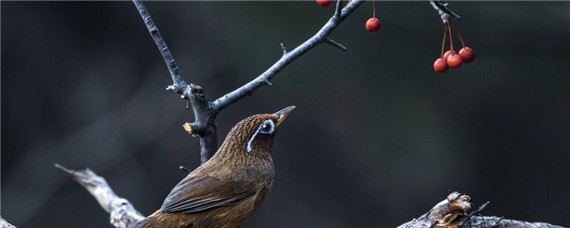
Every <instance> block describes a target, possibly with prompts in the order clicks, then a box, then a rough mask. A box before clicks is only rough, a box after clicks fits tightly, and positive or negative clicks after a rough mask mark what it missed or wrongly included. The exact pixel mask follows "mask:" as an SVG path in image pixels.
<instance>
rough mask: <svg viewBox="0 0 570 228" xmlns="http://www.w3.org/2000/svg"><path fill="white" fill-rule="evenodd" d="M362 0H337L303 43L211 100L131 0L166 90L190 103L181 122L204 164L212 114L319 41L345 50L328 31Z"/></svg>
mask: <svg viewBox="0 0 570 228" xmlns="http://www.w3.org/2000/svg"><path fill="white" fill-rule="evenodd" d="M362 2H363V1H361V0H355V1H351V2H350V3H349V4H348V5H347V6H346V7H345V8H344V9H341V7H340V5H341V2H340V1H338V2H337V5H336V6H337V7H336V9H335V13H334V15H333V16H332V17H331V18H330V19H329V21H328V22H327V23H326V24H325V25H324V26H323V27H322V28H321V30H320V31H319V32H317V34H315V35H314V36H313V37H311V38H310V39H309V40H307V41H305V43H303V44H301V45H299V46H298V47H297V48H295V49H294V50H293V51H291V52H287V49H286V48H285V46H284V45H283V44H281V48H282V50H283V56H282V57H281V59H279V60H278V61H277V62H276V63H275V64H273V66H271V67H270V68H269V69H268V70H267V71H265V72H264V73H263V74H261V75H260V76H258V77H257V78H255V79H254V80H253V81H251V82H249V83H247V84H245V85H244V86H242V87H240V88H238V89H236V90H234V91H232V92H230V93H228V94H226V95H224V96H222V97H220V98H218V99H216V100H215V101H214V102H210V101H209V100H208V99H207V97H206V94H205V92H204V89H202V87H200V86H198V85H194V84H187V83H186V82H184V81H183V80H182V78H181V76H180V73H179V70H178V66H177V65H176V61H174V57H172V54H171V53H170V50H169V49H168V47H167V46H166V42H165V41H164V39H163V38H162V35H161V34H160V32H159V31H158V28H157V26H156V25H155V24H154V21H153V20H152V18H151V16H150V14H149V12H148V10H147V9H146V7H145V6H144V4H143V3H142V1H140V0H133V3H134V4H135V6H136V7H137V9H138V11H139V14H140V15H141V17H142V19H143V21H144V22H145V25H146V27H147V29H148V31H149V33H150V35H151V37H152V39H153V40H154V43H155V44H156V46H157V47H158V49H159V51H160V53H161V54H162V58H163V59H164V62H165V63H166V65H167V67H168V71H169V72H170V76H171V78H172V81H173V84H172V85H170V86H168V88H167V90H172V91H174V92H176V93H179V94H182V96H181V97H182V98H184V99H189V100H190V104H191V105H192V110H193V111H194V117H195V120H194V123H188V124H185V125H184V126H185V129H186V130H187V131H188V130H189V129H190V131H189V132H190V134H192V135H198V136H200V158H201V162H202V163H204V162H206V161H208V159H209V158H210V157H211V156H212V155H213V154H214V153H215V152H216V150H217V149H218V138H217V131H216V121H215V119H216V116H217V115H218V113H219V112H220V111H221V110H223V109H224V108H226V107H227V106H229V105H230V104H233V103H234V102H236V101H238V100H240V99H241V98H244V97H245V96H247V95H250V94H252V93H253V91H254V90H256V89H258V88H259V87H261V86H263V85H271V82H270V80H271V79H272V78H273V77H274V76H275V75H276V74H277V73H279V72H280V71H281V70H283V69H284V68H285V67H286V66H287V65H289V63H291V62H293V61H294V60H296V59H297V58H299V57H300V56H302V55H303V54H305V53H306V52H307V51H309V50H310V49H312V48H313V47H315V46H317V45H319V44H321V43H327V44H330V45H332V46H334V47H337V48H339V49H341V50H343V51H346V50H347V49H346V47H345V46H343V45H342V44H340V43H339V42H336V41H334V40H332V39H330V38H328V36H329V35H330V33H331V32H332V31H333V30H334V29H335V28H336V27H338V25H340V23H342V21H343V20H344V19H345V18H346V17H348V15H350V13H352V12H353V11H354V10H355V9H356V8H357V7H358V6H359V5H360V4H362Z"/></svg>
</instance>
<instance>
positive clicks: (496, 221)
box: [398, 216, 564, 228]
mask: <svg viewBox="0 0 570 228" xmlns="http://www.w3.org/2000/svg"><path fill="white" fill-rule="evenodd" d="M432 227H434V226H433V222H431V221H428V220H425V219H413V220H412V221H409V222H407V223H404V224H402V225H400V226H398V228H432ZM462 227H479V228H503V227H504V228H513V227H525V228H564V227H562V226H557V225H552V224H549V223H543V222H525V221H519V220H511V219H503V218H500V217H496V216H473V217H471V219H469V222H467V223H465V225H463V226H462Z"/></svg>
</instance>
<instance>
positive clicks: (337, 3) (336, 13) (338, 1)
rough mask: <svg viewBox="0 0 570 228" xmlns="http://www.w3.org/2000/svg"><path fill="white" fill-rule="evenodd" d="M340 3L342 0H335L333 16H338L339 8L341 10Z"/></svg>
mask: <svg viewBox="0 0 570 228" xmlns="http://www.w3.org/2000/svg"><path fill="white" fill-rule="evenodd" d="M341 5H342V0H337V1H336V7H335V9H334V16H335V17H339V16H340V13H341V10H342V7H341Z"/></svg>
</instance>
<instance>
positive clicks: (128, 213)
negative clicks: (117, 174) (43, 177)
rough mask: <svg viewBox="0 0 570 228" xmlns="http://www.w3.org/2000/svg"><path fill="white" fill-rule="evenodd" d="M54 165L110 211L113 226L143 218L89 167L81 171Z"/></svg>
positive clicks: (123, 225) (121, 226)
mask: <svg viewBox="0 0 570 228" xmlns="http://www.w3.org/2000/svg"><path fill="white" fill-rule="evenodd" d="M55 167H56V168H58V169H61V170H62V171H64V172H66V173H67V174H69V175H71V176H72V177H73V179H75V180H76V181H77V182H79V184H81V185H82V186H83V187H85V189H87V191H89V193H91V195H93V197H95V199H96V200H97V202H99V205H101V207H103V209H105V211H107V212H108V213H110V222H111V224H112V225H113V226H115V227H117V228H127V227H129V225H131V224H134V223H136V222H138V221H140V220H143V219H144V216H143V215H142V214H141V213H140V212H138V211H137V210H136V209H135V208H134V206H133V205H132V204H131V203H130V202H129V201H128V200H127V199H125V198H121V197H119V196H117V194H115V192H113V189H111V187H110V186H109V184H107V181H106V180H105V178H103V177H101V176H98V175H97V174H95V173H94V172H93V171H91V170H90V169H89V168H87V169H85V170H83V171H75V170H70V169H67V168H65V167H63V166H61V165H59V164H55Z"/></svg>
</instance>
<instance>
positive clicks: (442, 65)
mask: <svg viewBox="0 0 570 228" xmlns="http://www.w3.org/2000/svg"><path fill="white" fill-rule="evenodd" d="M433 69H434V70H435V72H441V73H443V72H446V71H447V63H446V62H445V60H443V59H441V58H438V59H437V60H435V63H433Z"/></svg>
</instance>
